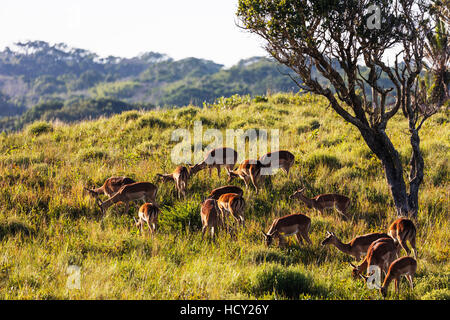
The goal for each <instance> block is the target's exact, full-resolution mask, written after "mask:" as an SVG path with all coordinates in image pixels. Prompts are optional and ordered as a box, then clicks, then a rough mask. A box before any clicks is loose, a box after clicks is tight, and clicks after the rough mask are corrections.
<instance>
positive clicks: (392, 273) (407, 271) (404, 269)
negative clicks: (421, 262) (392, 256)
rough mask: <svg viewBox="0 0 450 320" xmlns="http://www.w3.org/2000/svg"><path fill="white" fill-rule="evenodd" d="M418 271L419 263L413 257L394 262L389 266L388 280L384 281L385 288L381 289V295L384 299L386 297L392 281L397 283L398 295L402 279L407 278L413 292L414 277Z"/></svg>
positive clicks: (396, 290)
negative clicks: (402, 277)
mask: <svg viewBox="0 0 450 320" xmlns="http://www.w3.org/2000/svg"><path fill="white" fill-rule="evenodd" d="M416 270H417V261H416V260H415V259H414V258H411V257H401V258H398V259H397V260H395V261H394V262H392V264H391V265H390V266H389V270H388V273H387V275H386V278H385V279H384V282H383V286H382V287H379V289H380V293H381V294H382V295H383V297H386V294H387V290H388V288H389V284H390V283H391V281H392V280H394V281H395V282H394V283H395V292H396V293H397V294H398V292H399V290H398V284H399V282H400V277H401V276H403V275H404V276H405V277H406V279H407V280H408V282H409V286H410V287H411V290H412V289H413V287H414V286H413V276H414V275H415V274H416Z"/></svg>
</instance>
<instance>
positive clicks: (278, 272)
mask: <svg viewBox="0 0 450 320" xmlns="http://www.w3.org/2000/svg"><path fill="white" fill-rule="evenodd" d="M248 290H249V291H250V293H252V294H254V295H256V296H262V295H265V294H270V293H275V294H279V295H281V296H283V297H287V298H291V299H298V298H299V296H300V295H302V294H317V293H318V290H317V288H315V287H314V282H313V281H312V279H311V278H309V277H308V276H307V275H305V274H303V273H302V272H300V271H298V270H295V268H293V267H288V268H286V267H281V266H279V265H269V266H268V267H264V268H263V269H262V270H260V271H258V272H257V273H256V274H255V275H254V276H253V277H252V278H251V279H250V284H249V287H248Z"/></svg>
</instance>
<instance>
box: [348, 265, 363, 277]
mask: <svg viewBox="0 0 450 320" xmlns="http://www.w3.org/2000/svg"><path fill="white" fill-rule="evenodd" d="M348 264H349V265H350V266H351V267H352V268H353V269H352V277H353V279H358V278H359V277H360V275H361V274H360V272H359V267H357V266H355V265H354V264H353V263H351V262H349V263H348Z"/></svg>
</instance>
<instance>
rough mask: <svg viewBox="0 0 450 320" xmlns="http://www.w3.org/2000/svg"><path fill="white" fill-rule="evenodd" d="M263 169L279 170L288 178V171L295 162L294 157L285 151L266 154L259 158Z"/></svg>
mask: <svg viewBox="0 0 450 320" xmlns="http://www.w3.org/2000/svg"><path fill="white" fill-rule="evenodd" d="M259 161H261V163H262V166H263V167H266V168H267V167H274V168H275V169H278V168H281V169H282V170H283V171H284V172H286V174H287V175H288V176H289V169H290V168H291V167H292V165H293V164H294V162H295V156H294V155H293V154H292V153H290V152H289V151H287V150H279V151H274V152H269V153H266V154H265V155H263V156H261V157H260V158H259Z"/></svg>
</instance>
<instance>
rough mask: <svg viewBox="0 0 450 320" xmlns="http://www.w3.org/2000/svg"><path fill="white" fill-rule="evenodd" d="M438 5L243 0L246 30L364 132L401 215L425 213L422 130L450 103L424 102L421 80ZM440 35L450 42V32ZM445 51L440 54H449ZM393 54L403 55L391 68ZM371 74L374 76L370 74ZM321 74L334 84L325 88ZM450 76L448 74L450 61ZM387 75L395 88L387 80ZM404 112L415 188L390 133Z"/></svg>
mask: <svg viewBox="0 0 450 320" xmlns="http://www.w3.org/2000/svg"><path fill="white" fill-rule="evenodd" d="M433 5H435V6H439V5H440V4H439V3H437V4H434V3H431V1H428V0H394V1H392V0H239V7H238V11H237V17H238V19H239V22H240V26H241V27H242V28H244V29H246V30H249V31H250V32H252V33H255V34H257V35H259V36H261V37H262V38H263V39H264V40H265V41H266V47H265V48H266V50H267V52H268V53H269V54H270V55H271V56H272V57H274V58H275V59H276V60H277V61H279V62H280V63H282V64H284V65H286V66H288V67H290V68H291V69H292V70H293V71H294V72H295V73H296V74H297V75H298V78H299V79H294V78H292V79H293V80H294V81H295V82H296V83H297V85H298V86H299V87H301V88H302V89H304V90H306V91H309V92H312V93H316V94H319V95H322V96H324V97H326V98H327V99H328V101H329V102H330V106H331V107H332V108H333V109H334V111H336V112H337V113H338V114H339V115H340V116H341V117H342V118H344V119H345V120H346V121H348V122H349V123H351V124H353V125H354V126H355V127H356V128H357V129H358V130H359V131H360V133H361V135H362V137H363V139H364V141H365V143H366V144H367V146H368V147H369V148H370V149H371V151H372V152H373V153H374V154H375V155H376V156H377V157H378V159H379V160H380V161H381V163H382V165H383V169H384V172H385V175H386V180H387V182H388V185H389V188H390V191H391V194H392V197H393V200H394V204H395V207H396V209H397V214H398V215H399V216H404V215H408V214H412V215H413V216H416V215H417V212H418V208H419V207H418V192H419V187H420V185H421V183H422V181H423V169H424V168H423V158H422V154H421V151H420V138H419V130H420V128H421V127H422V125H423V123H424V121H425V120H426V119H428V118H429V117H430V116H431V115H432V114H434V113H435V112H436V111H437V110H438V109H439V107H440V106H441V105H442V104H443V103H444V102H445V101H446V100H447V99H448V94H447V95H446V97H444V99H443V100H442V99H441V100H439V99H435V100H433V99H430V97H429V94H428V93H425V97H424V96H423V93H424V91H423V90H422V91H421V90H420V81H418V79H419V77H420V75H421V73H422V71H423V62H424V47H425V44H426V43H427V39H429V38H430V37H433V36H432V33H433V30H434V25H435V24H436V21H435V20H434V19H433V16H431V15H430V12H431V11H430V10H431V9H432V7H433ZM440 36H441V37H444V36H445V37H447V38H448V34H445V35H440ZM445 46H446V47H443V48H441V49H440V50H441V51H444V52H446V54H448V46H447V44H446V45H445ZM392 50H396V51H397V54H396V56H395V59H394V62H393V63H391V64H389V63H388V62H387V57H388V54H389V52H391V51H392ZM365 68H367V69H368V70H369V72H368V73H367V75H363V74H362V70H363V69H365ZM339 69H342V71H341V72H338V70H339ZM313 70H317V71H318V72H319V73H320V74H321V75H322V76H323V77H325V78H326V79H327V80H328V81H329V85H328V86H327V85H324V84H321V83H319V81H317V78H316V77H314V76H312V74H313V73H312V71H313ZM444 70H447V71H448V62H447V64H446V67H445V68H444ZM435 71H436V70H435ZM386 76H387V78H388V79H389V80H390V81H391V83H392V85H391V86H390V87H385V86H383V84H382V83H381V81H380V79H381V78H382V77H386ZM433 85H434V86H442V83H437V82H435V83H434V84H433ZM367 89H369V90H368V91H369V92H371V94H370V95H366V92H367V91H366V90H367ZM444 90H447V89H446V88H445V89H444ZM446 93H447V91H446ZM388 98H394V103H393V104H391V105H388V104H387V101H388V100H389V99H388ZM400 111H401V113H402V114H403V116H404V117H406V118H407V119H408V124H409V133H410V137H409V140H410V144H411V147H412V154H411V161H410V174H409V190H408V189H407V183H406V182H405V179H404V176H403V165H402V162H401V159H400V156H399V153H398V151H397V150H396V148H395V146H394V145H393V144H392V142H391V140H390V139H389V136H388V135H387V133H386V127H387V124H388V121H389V120H390V119H391V118H392V117H393V116H395V115H396V114H398V113H399V112H400Z"/></svg>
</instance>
